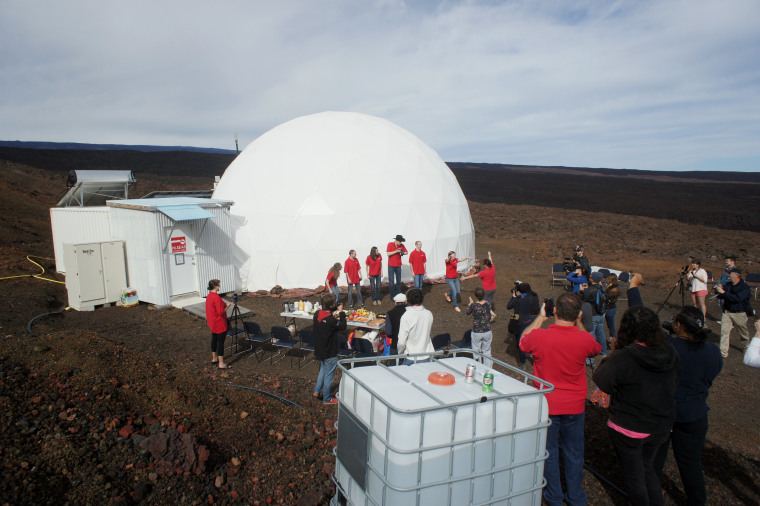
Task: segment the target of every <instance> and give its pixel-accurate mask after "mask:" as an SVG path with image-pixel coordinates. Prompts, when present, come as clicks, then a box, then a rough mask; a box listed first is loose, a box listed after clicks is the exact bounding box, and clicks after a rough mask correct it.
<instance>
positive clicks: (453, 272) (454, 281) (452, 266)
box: [445, 251, 470, 312]
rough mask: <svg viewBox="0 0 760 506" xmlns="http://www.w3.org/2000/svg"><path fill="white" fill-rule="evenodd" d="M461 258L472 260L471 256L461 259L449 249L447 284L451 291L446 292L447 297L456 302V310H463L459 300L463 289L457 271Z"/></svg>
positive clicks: (448, 299)
mask: <svg viewBox="0 0 760 506" xmlns="http://www.w3.org/2000/svg"><path fill="white" fill-rule="evenodd" d="M460 260H461V261H462V262H464V261H465V260H470V257H465V258H462V259H459V258H457V254H456V253H455V252H454V251H449V256H448V257H447V258H446V284H447V285H449V291H448V292H446V294H445V297H446V300H447V301H449V302H451V303H452V304H454V311H456V312H461V311H462V310H461V309H459V303H458V302H457V297H458V296H459V293H460V292H461V291H462V288H461V286H460V285H459V273H458V272H457V265H459V261H460Z"/></svg>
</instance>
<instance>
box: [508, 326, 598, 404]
mask: <svg viewBox="0 0 760 506" xmlns="http://www.w3.org/2000/svg"><path fill="white" fill-rule="evenodd" d="M520 349H521V350H522V351H523V352H525V353H532V354H533V374H535V375H536V376H538V377H539V378H541V379H543V380H546V381H548V382H549V383H551V384H552V385H554V391H553V392H552V393H550V394H548V395H547V396H546V401H547V402H548V403H549V414H550V415H578V414H580V413H583V410H584V409H585V403H586V396H587V395H588V391H587V386H586V359H587V358H590V357H593V356H596V355H598V354H599V353H600V352H601V351H602V345H601V344H599V343H597V342H596V340H595V339H594V338H593V336H592V335H591V334H589V333H588V332H583V331H581V330H579V329H578V327H576V326H574V325H556V324H555V325H549V328H548V329H535V330H534V331H533V332H531V333H530V334H527V335H524V336H522V338H521V339H520Z"/></svg>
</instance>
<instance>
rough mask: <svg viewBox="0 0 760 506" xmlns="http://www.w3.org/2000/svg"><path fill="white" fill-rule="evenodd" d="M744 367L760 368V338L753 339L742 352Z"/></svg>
mask: <svg viewBox="0 0 760 506" xmlns="http://www.w3.org/2000/svg"><path fill="white" fill-rule="evenodd" d="M744 365H748V366H750V367H760V337H753V338H752V340H751V341H750V342H749V347H748V348H747V351H745V352H744Z"/></svg>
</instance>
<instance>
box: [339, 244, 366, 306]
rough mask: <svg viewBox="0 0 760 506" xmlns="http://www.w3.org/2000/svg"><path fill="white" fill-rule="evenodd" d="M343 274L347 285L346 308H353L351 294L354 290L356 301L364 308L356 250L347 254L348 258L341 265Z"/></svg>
mask: <svg viewBox="0 0 760 506" xmlns="http://www.w3.org/2000/svg"><path fill="white" fill-rule="evenodd" d="M343 272H345V273H346V282H347V283H348V308H349V309H353V308H354V298H353V296H352V294H351V292H352V291H354V290H356V301H357V302H358V303H359V305H360V306H361V307H364V300H363V299H362V288H361V283H362V266H361V264H360V263H359V260H357V259H356V250H355V249H352V250H351V251H349V252H348V258H347V259H346V262H345V263H344V264H343Z"/></svg>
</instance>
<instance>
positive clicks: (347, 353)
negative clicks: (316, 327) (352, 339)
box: [338, 334, 356, 358]
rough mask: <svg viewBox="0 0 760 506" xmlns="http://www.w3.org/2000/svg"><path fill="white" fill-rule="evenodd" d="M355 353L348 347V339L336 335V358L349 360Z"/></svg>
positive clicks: (341, 335)
mask: <svg viewBox="0 0 760 506" xmlns="http://www.w3.org/2000/svg"><path fill="white" fill-rule="evenodd" d="M354 353H356V352H355V351H354V350H352V349H351V348H349V346H348V337H346V336H344V335H343V334H338V358H350V357H352V356H354Z"/></svg>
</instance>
